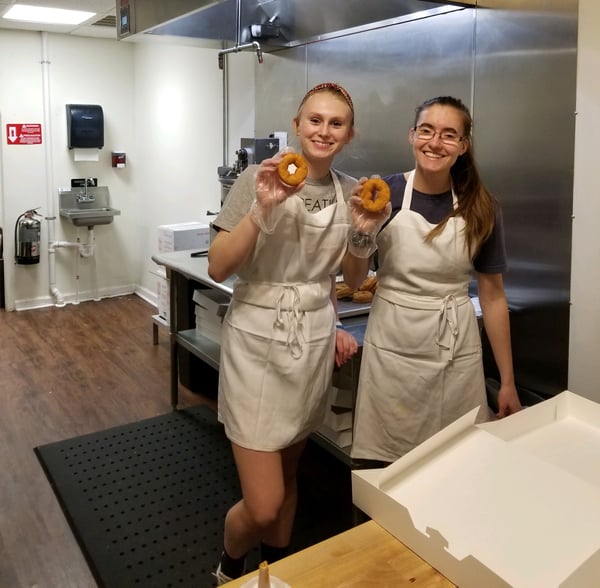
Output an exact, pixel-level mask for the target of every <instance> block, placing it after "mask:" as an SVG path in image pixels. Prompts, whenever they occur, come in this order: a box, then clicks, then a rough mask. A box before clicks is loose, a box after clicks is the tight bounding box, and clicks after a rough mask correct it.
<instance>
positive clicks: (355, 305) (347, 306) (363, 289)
mask: <svg viewBox="0 0 600 588" xmlns="http://www.w3.org/2000/svg"><path fill="white" fill-rule="evenodd" d="M375 290H377V276H376V275H375V274H374V273H372V272H369V275H368V276H367V277H366V278H365V280H364V281H363V283H362V284H361V285H360V286H359V287H358V288H357V289H355V290H354V289H352V288H351V287H350V286H348V284H346V283H345V282H344V281H343V278H341V276H338V278H337V279H336V283H335V294H336V298H337V300H338V314H339V316H340V318H344V317H345V316H346V317H347V316H354V315H360V314H368V312H369V310H370V309H371V301H372V300H373V295H374V294H375Z"/></svg>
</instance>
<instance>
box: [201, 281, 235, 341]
mask: <svg viewBox="0 0 600 588" xmlns="http://www.w3.org/2000/svg"><path fill="white" fill-rule="evenodd" d="M193 301H194V302H195V303H196V308H195V314H196V332H197V333H199V334H200V335H203V336H204V337H206V338H207V339H210V340H211V341H214V342H215V343H219V344H221V324H222V323H223V317H224V316H225V313H226V312H227V307H228V306H229V301H230V297H229V296H228V295H227V294H225V292H220V291H219V290H212V289H206V290H194V296H193Z"/></svg>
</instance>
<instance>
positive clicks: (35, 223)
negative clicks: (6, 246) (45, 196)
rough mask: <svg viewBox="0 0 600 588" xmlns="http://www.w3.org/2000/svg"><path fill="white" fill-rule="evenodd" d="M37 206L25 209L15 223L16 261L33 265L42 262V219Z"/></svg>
mask: <svg viewBox="0 0 600 588" xmlns="http://www.w3.org/2000/svg"><path fill="white" fill-rule="evenodd" d="M36 210H37V208H33V209H31V210H27V211H25V212H24V213H23V214H22V215H20V216H19V218H18V219H17V222H16V223H15V262H16V263H20V264H24V265H31V264H34V263H39V262H40V228H41V223H40V221H39V220H38V219H37V218H35V217H36V216H39V217H40V218H41V216H40V215H39V214H38V213H37V212H36Z"/></svg>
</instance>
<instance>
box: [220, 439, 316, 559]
mask: <svg viewBox="0 0 600 588" xmlns="http://www.w3.org/2000/svg"><path fill="white" fill-rule="evenodd" d="M305 444H306V441H301V442H299V443H297V444H295V445H293V446H291V447H288V448H286V449H283V450H281V451H277V452H267V451H255V450H252V449H245V448H243V447H239V446H238V445H235V444H233V443H232V449H233V456H234V459H235V463H236V466H237V470H238V475H239V478H240V484H241V487H242V496H243V498H242V500H240V501H239V502H238V503H237V504H235V505H234V506H233V507H231V509H230V510H229V512H228V513H227V516H226V517H225V538H224V539H225V541H224V544H225V551H226V552H227V553H228V554H229V555H230V556H231V557H233V558H240V557H242V556H244V555H245V554H246V553H248V552H249V551H250V550H251V549H252V548H253V547H254V546H255V545H257V544H258V543H259V542H260V541H261V539H264V540H266V542H268V543H269V544H271V545H274V546H282V547H285V546H286V545H287V544H288V543H289V539H290V535H291V532H292V526H293V523H294V515H295V512H296V502H297V486H296V471H297V467H298V460H299V458H300V455H301V454H302V451H303V449H304V446H305Z"/></svg>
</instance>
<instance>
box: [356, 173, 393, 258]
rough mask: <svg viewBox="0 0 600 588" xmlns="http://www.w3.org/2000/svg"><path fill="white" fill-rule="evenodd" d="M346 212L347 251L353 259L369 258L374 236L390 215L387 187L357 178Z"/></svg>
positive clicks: (388, 189)
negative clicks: (347, 219)
mask: <svg viewBox="0 0 600 588" xmlns="http://www.w3.org/2000/svg"><path fill="white" fill-rule="evenodd" d="M348 208H349V213H350V230H349V231H348V250H349V251H350V253H352V255H354V256H355V257H369V256H371V255H372V254H373V252H374V251H375V250H376V249H377V245H376V243H375V238H376V237H377V233H378V232H379V231H380V229H381V227H382V226H383V225H384V223H385V222H386V221H387V220H388V218H390V215H391V213H392V205H391V204H390V188H389V186H388V185H387V184H386V183H385V182H384V181H383V180H382V179H381V178H380V177H378V176H372V177H371V178H370V179H367V178H364V177H363V178H360V180H359V181H358V183H357V184H356V186H354V188H353V189H352V195H351V196H350V200H349V201H348Z"/></svg>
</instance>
